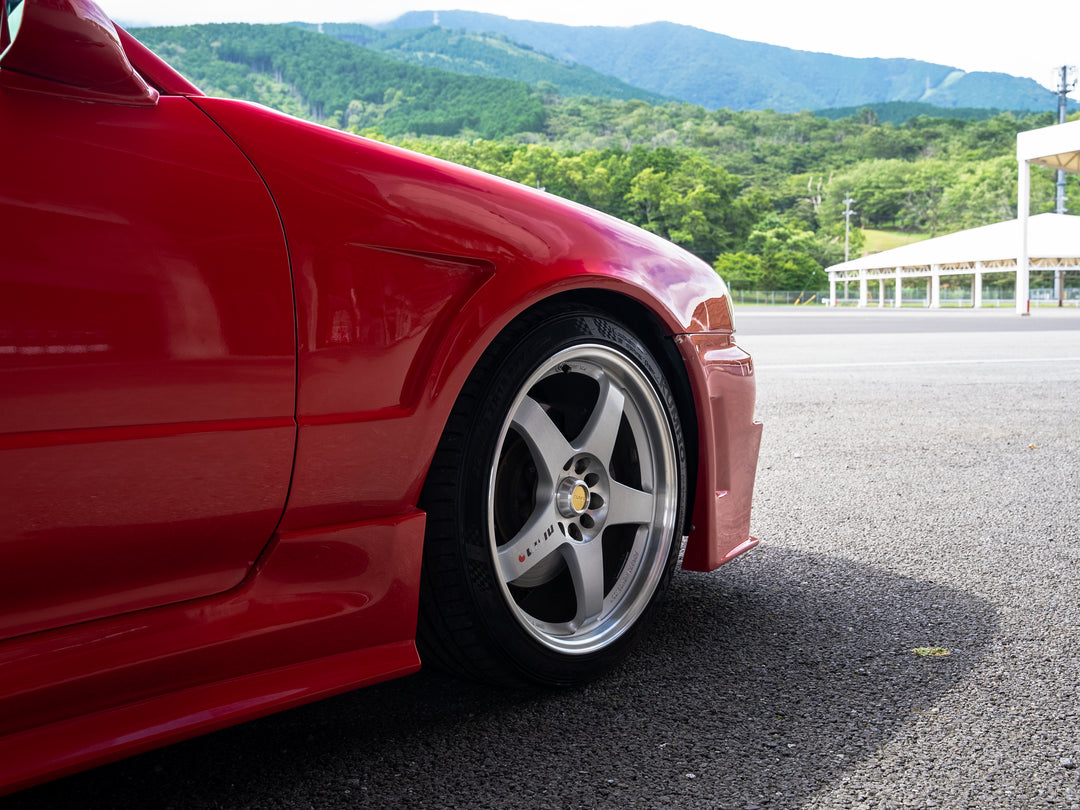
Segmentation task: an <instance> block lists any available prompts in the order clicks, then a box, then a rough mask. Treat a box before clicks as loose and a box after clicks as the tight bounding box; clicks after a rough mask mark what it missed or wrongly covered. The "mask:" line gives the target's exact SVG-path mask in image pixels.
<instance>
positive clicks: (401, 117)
mask: <svg viewBox="0 0 1080 810" xmlns="http://www.w3.org/2000/svg"><path fill="white" fill-rule="evenodd" d="M131 33H132V35H133V36H135V37H136V38H138V39H139V40H140V41H141V42H143V43H144V44H145V45H146V46H147V47H149V48H150V49H151V50H153V51H154V52H155V53H157V54H159V55H160V56H162V57H163V58H164V59H165V60H166V61H168V62H169V63H170V64H171V65H172V66H173V67H175V68H176V69H177V70H179V71H180V72H181V73H183V74H184V75H185V76H187V77H188V78H189V79H191V81H193V82H194V83H195V84H196V85H198V86H199V87H200V88H201V89H203V90H204V91H205V92H207V93H211V94H214V95H225V96H232V97H235V98H246V99H251V100H254V101H259V102H262V103H264V104H266V105H268V106H271V107H275V108H277V109H280V110H284V111H285V112H289V113H292V114H294V115H299V116H301V117H305V118H312V119H314V120H316V121H322V122H324V123H327V124H330V125H332V126H337V127H341V128H343V129H345V128H356V129H358V130H360V129H365V128H368V127H377V128H378V129H379V131H380V132H382V133H383V134H384V135H388V136H394V135H403V134H406V133H415V134H418V135H457V134H460V133H462V132H466V131H471V132H473V133H476V134H479V135H481V136H482V137H485V138H500V137H503V136H506V135H511V134H514V133H518V132H534V131H539V130H542V129H543V127H544V123H545V121H546V118H547V112H546V110H545V108H544V104H543V100H542V98H541V96H540V94H539V93H538V92H537V91H535V90H534V89H532V88H530V87H528V85H526V84H524V83H523V82H517V81H511V80H509V79H502V78H490V77H484V76H463V75H460V74H457V73H450V72H447V71H443V70H435V69H432V68H423V67H419V66H416V65H408V64H403V63H402V62H400V61H399V60H397V59H392V58H390V57H388V56H384V55H383V54H381V53H376V52H375V51H371V50H368V49H366V48H360V47H357V46H355V45H352V44H350V43H348V42H344V41H342V40H340V39H337V38H335V37H330V36H325V35H323V34H318V33H315V32H312V31H303V30H301V29H299V28H295V27H292V26H287V25H248V24H245V23H226V24H214V25H188V26H174V27H160V28H135V29H132V30H131Z"/></svg>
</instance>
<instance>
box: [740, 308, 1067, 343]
mask: <svg viewBox="0 0 1080 810" xmlns="http://www.w3.org/2000/svg"><path fill="white" fill-rule="evenodd" d="M735 324H736V326H737V327H738V332H739V335H740V337H741V336H744V335H758V334H761V335H802V334H831V335H845V334H878V333H884V334H896V333H926V332H1045V331H1062V330H1064V331H1073V330H1080V307H1065V308H1062V309H1058V308H1056V307H1036V308H1035V309H1033V310H1032V314H1031V315H1017V314H1016V312H1015V311H1014V310H1013V309H1011V308H1001V309H978V310H975V309H940V310H930V309H911V308H905V309H891V308H888V307H886V308H883V309H879V308H877V307H868V308H866V309H857V308H855V307H835V308H829V307H825V306H808V307H790V306H789V307H736V311H735Z"/></svg>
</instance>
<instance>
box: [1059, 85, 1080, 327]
mask: <svg viewBox="0 0 1080 810" xmlns="http://www.w3.org/2000/svg"><path fill="white" fill-rule="evenodd" d="M1075 71H1076V68H1075V67H1073V66H1071V65H1062V66H1061V81H1060V83H1059V84H1058V89H1057V97H1058V123H1059V124H1064V123H1065V118H1066V115H1067V114H1068V105H1069V92H1070V91H1071V90H1072V89H1073V88H1074V87H1076V79H1073V80H1072V81H1071V82H1070V81H1069V73H1070V72H1075ZM1054 211H1055V212H1057V213H1059V214H1064V213H1067V209H1066V208H1065V172H1064V170H1062V169H1058V170H1057V205H1056V206H1055V207H1054ZM1062 282H1063V276H1062V270H1061V268H1060V267H1059V268H1058V269H1057V270H1055V271H1054V295H1055V296H1056V297H1057V300H1058V306H1059V307H1060V306H1064V305H1065V301H1064V298H1065V285H1064V284H1063V283H1062Z"/></svg>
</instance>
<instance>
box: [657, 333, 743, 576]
mask: <svg viewBox="0 0 1080 810" xmlns="http://www.w3.org/2000/svg"><path fill="white" fill-rule="evenodd" d="M676 343H677V344H678V346H679V351H680V352H681V354H682V356H683V360H684V361H685V363H686V367H687V369H688V370H689V372H690V380H691V384H692V387H693V392H694V400H695V403H694V404H695V406H696V409H697V413H698V444H699V447H698V469H697V488H696V491H695V497H694V512H693V515H692V517H691V524H692V526H691V529H690V533H689V534H690V539H689V541H688V542H687V545H686V553H685V555H684V556H683V564H682V565H683V568H685V569H687V570H689V571H712V570H713V569H714V568H718V567H720V566H721V565H723V564H724V563H726V562H727V561H728V560H730V559H732V558H733V557H736V556H738V555H739V554H742V553H743V552H744V551H749V550H750V549H751V548H753V547H754V546H756V545H757V542H758V541H757V539H756V538H754V537H751V536H750V505H751V501H752V498H753V494H754V477H755V475H756V473H757V461H758V450H759V448H760V446H761V423H760V422H756V421H754V399H755V396H756V391H755V388H756V384H755V378H754V363H753V360H752V359H751V357H750V355H748V354H747V353H746V352H744V351H743V350H742V349H740V348H739V347H738V346H737V345H735V343H734V342H733V340H732V338H731V336H730V335H727V334H720V333H712V332H710V333H703V334H688V335H678V336H676Z"/></svg>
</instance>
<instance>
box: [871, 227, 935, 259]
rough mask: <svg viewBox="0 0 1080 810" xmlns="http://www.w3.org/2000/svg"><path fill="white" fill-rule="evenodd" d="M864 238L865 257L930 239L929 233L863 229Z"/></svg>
mask: <svg viewBox="0 0 1080 810" xmlns="http://www.w3.org/2000/svg"><path fill="white" fill-rule="evenodd" d="M863 236H865V237H866V244H865V246H864V247H863V255H864V256H866V255H868V254H870V253H881V251H883V250H892V249H893V248H897V247H900V246H901V245H910V244H911V243H912V242H921V241H923V240H924V239H929V238H930V234H928V233H902V232H900V231H875V230H870V229H869V228H863Z"/></svg>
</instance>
